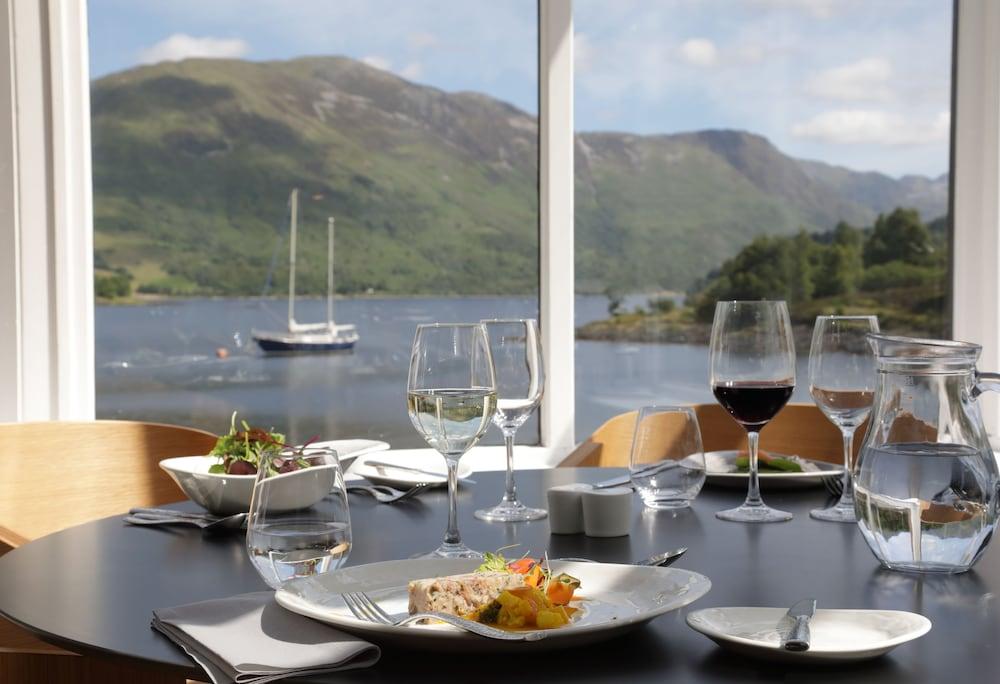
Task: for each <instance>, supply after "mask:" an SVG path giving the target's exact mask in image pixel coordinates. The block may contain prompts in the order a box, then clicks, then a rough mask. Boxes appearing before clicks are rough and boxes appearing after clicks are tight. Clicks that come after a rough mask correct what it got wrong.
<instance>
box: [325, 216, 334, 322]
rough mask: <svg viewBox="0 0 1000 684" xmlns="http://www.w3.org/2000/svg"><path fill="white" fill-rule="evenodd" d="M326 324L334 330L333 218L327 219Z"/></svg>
mask: <svg viewBox="0 0 1000 684" xmlns="http://www.w3.org/2000/svg"><path fill="white" fill-rule="evenodd" d="M326 232H327V237H326V242H327V246H326V324H327V326H329V328H330V329H331V330H333V217H332V216H328V217H327V218H326Z"/></svg>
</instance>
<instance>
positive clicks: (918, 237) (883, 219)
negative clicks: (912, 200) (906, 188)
mask: <svg viewBox="0 0 1000 684" xmlns="http://www.w3.org/2000/svg"><path fill="white" fill-rule="evenodd" d="M933 251H934V250H933V245H932V243H931V234H930V231H929V230H927V226H925V225H924V224H923V223H922V222H921V221H920V214H919V213H918V212H917V210H916V209H903V208H898V209H895V210H893V212H892V213H891V214H889V215H888V216H885V215H883V214H879V217H878V218H877V219H876V220H875V228H874V230H872V234H871V237H870V238H868V242H867V243H866V244H865V251H864V258H865V266H876V265H878V264H887V263H889V262H890V261H904V262H906V263H910V264H923V263H926V262H927V260H928V259H929V258H930V257H931V254H932V253H933Z"/></svg>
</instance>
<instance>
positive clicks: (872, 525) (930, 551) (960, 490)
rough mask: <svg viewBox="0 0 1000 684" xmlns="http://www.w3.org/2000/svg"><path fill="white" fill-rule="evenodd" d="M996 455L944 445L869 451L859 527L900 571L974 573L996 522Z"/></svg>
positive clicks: (858, 495) (861, 479) (861, 477)
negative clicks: (962, 570)
mask: <svg viewBox="0 0 1000 684" xmlns="http://www.w3.org/2000/svg"><path fill="white" fill-rule="evenodd" d="M992 462H993V454H992V453H983V452H980V451H979V450H977V449H976V448H974V447H971V446H966V445H958V444H941V443H915V442H911V443H895V444H883V445H880V446H877V447H866V448H865V449H864V450H863V452H862V455H861V458H860V462H859V468H858V471H857V476H856V481H855V508H856V511H857V517H858V525H859V526H860V527H861V532H862V534H864V536H865V538H866V540H867V541H868V544H869V545H870V546H871V547H872V550H873V551H876V553H877V554H878V555H880V557H881V559H882V560H883V562H884V563H885V564H886V565H887V566H889V567H892V568H895V569H899V570H920V571H924V572H926V571H931V572H933V571H935V570H937V571H940V572H953V571H955V569H956V568H967V567H969V566H971V564H972V563H973V562H974V561H975V560H976V558H977V556H978V555H979V554H980V553H981V552H982V551H983V549H984V548H985V546H986V543H987V542H988V541H989V538H990V535H991V533H992V530H993V526H994V520H995V518H996V508H997V503H998V502H997V496H998V493H997V491H996V490H995V487H996V484H995V482H996V474H995V472H992V471H991V470H990V468H989V464H991V463H992Z"/></svg>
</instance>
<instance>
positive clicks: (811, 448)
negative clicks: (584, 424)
mask: <svg viewBox="0 0 1000 684" xmlns="http://www.w3.org/2000/svg"><path fill="white" fill-rule="evenodd" d="M692 408H694V411H695V414H696V415H697V416H698V424H699V425H700V426H701V438H702V442H703V443H704V447H705V451H722V450H727V449H738V450H741V451H745V450H746V448H747V436H746V431H745V430H744V429H743V428H742V427H740V425H739V424H737V423H736V421H735V420H733V419H732V417H730V415H729V414H728V413H726V411H725V409H723V408H722V407H721V406H719V405H718V404H696V405H695V406H693V407H692ZM637 415H638V412H637V411H629V412H628V413H622V414H619V415H617V416H614V417H613V418H610V419H609V420H608V421H607V422H606V423H604V425H602V426H601V427H599V428H597V430H595V431H594V433H593V434H592V435H590V437H588V438H587V439H586V440H585V441H584V442H583V443H581V444H580V445H579V446H578V447H577V448H576V449H575V450H573V452H572V453H570V455H569V456H567V457H566V458H565V459H564V460H563V461H562V463H560V464H559V465H561V466H599V467H604V468H612V467H616V468H626V467H628V458H629V451H630V450H631V448H632V433H633V432H634V431H635V420H636V416H637ZM864 429H865V428H864V426H862V427H861V428H859V430H858V438H857V439H855V440H854V453H855V454H857V450H858V448H859V447H860V444H861V439H860V435H863V434H864ZM760 448H761V450H762V451H773V452H775V453H783V454H797V455H799V456H804V457H806V458H812V459H816V460H818V461H829V462H831V463H840V462H841V461H842V458H843V456H842V453H843V451H842V450H843V448H844V447H843V441H842V440H841V436H840V430H838V429H837V428H836V427H834V425H833V423H831V422H830V421H829V420H827V418H826V416H824V415H823V413H822V412H821V411H820V410H819V409H818V408H816V406H815V405H813V404H789V405H788V406H786V407H785V408H784V409H782V411H781V413H779V414H778V415H777V416H776V417H775V419H774V420H772V421H771V422H770V423H769V424H768V425H767V426H766V427H765V428H764V429H763V430H762V431H761V433H760Z"/></svg>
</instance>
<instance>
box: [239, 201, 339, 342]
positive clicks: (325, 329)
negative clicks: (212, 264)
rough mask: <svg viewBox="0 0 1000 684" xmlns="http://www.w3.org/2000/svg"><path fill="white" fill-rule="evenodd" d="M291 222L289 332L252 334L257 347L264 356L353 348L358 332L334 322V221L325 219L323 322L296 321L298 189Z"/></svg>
mask: <svg viewBox="0 0 1000 684" xmlns="http://www.w3.org/2000/svg"><path fill="white" fill-rule="evenodd" d="M290 203H291V219H290V221H289V236H290V237H289V245H288V330H287V331H284V330H282V331H277V332H271V331H258V330H252V331H251V335H252V336H253V339H254V341H255V342H256V343H257V345H258V346H259V347H260V348H261V349H262V350H263V351H265V352H267V353H278V352H331V351H347V350H351V349H354V345H355V344H356V343H357V341H358V331H357V328H355V327H354V325H351V324H338V323H336V322H335V321H334V320H333V226H334V220H333V217H332V216H330V217H329V218H328V219H327V264H326V321H325V322H322V323H299V322H298V321H296V320H295V250H296V237H297V233H298V209H299V190H298V188H295V189H294V190H292V196H291V199H290Z"/></svg>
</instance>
